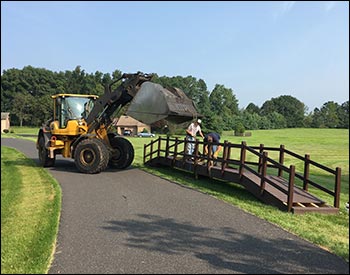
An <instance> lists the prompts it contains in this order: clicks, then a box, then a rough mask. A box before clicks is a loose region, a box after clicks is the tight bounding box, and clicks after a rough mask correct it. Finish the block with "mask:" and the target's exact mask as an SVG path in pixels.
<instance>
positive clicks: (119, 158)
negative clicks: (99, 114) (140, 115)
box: [108, 134, 134, 169]
mask: <svg viewBox="0 0 350 275" xmlns="http://www.w3.org/2000/svg"><path fill="white" fill-rule="evenodd" d="M108 138H109V143H110V144H111V146H112V149H113V150H112V156H111V159H110V160H109V166H110V167H112V168H116V169H125V168H127V167H129V166H130V165H131V163H132V162H133V160H134V147H133V146H132V144H131V142H130V141H128V140H127V139H125V138H122V137H118V136H117V135H114V134H108Z"/></svg>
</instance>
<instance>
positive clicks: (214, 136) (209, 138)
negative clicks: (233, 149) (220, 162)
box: [203, 132, 222, 159]
mask: <svg viewBox="0 0 350 275" xmlns="http://www.w3.org/2000/svg"><path fill="white" fill-rule="evenodd" d="M203 141H204V144H205V145H204V154H205V155H208V156H209V157H210V158H214V159H217V158H218V154H219V153H220V151H221V149H222V146H221V145H220V144H219V143H220V135H219V134H218V133H215V132H211V133H208V134H206V135H205V137H204V140H203ZM210 146H211V152H209V147H210Z"/></svg>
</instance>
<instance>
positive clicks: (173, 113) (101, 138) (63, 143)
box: [36, 72, 199, 174]
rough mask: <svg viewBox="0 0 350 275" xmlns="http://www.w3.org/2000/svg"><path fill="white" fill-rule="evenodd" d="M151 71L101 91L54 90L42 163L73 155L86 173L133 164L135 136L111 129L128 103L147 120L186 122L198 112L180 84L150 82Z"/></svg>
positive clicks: (41, 141) (41, 143)
mask: <svg viewBox="0 0 350 275" xmlns="http://www.w3.org/2000/svg"><path fill="white" fill-rule="evenodd" d="M151 79H152V75H151V74H144V73H141V72H138V73H135V74H123V75H122V76H121V78H119V79H117V80H115V81H113V82H112V83H110V84H109V85H107V86H106V87H105V92H104V94H103V95H102V96H101V97H98V96H97V95H81V94H56V95H53V96H52V98H53V101H54V112H53V118H52V119H51V120H49V121H48V122H46V123H45V124H43V126H42V127H41V128H40V130H39V133H38V138H37V142H36V147H37V149H38V154H39V161H40V164H41V165H42V166H44V167H50V166H54V164H55V159H56V155H62V156H63V157H65V158H73V159H74V162H75V164H76V167H77V168H78V170H79V171H80V172H82V173H88V174H95V173H99V172H101V171H103V170H105V169H106V168H107V166H110V167H112V168H116V169H125V168H127V167H129V166H130V165H131V163H132V161H133V159H134V148H133V146H132V144H131V143H130V141H128V140H127V139H125V138H123V137H120V136H119V135H118V134H117V133H116V132H114V131H113V130H112V128H113V127H110V126H111V125H112V115H113V114H116V116H118V114H119V113H120V111H121V110H122V108H123V107H124V106H126V105H127V104H129V105H128V106H126V108H127V113H126V114H127V115H129V116H131V117H133V118H135V119H137V120H139V121H141V122H144V123H147V124H151V123H153V122H156V121H158V120H161V119H167V120H169V121H172V122H175V123H182V122H185V121H188V120H192V119H193V118H195V117H197V116H199V114H198V113H197V111H196V108H195V106H194V103H193V102H192V100H190V99H189V98H188V97H187V96H186V95H185V93H184V92H183V91H182V90H180V89H178V88H164V87H162V86H161V85H159V84H156V83H153V82H151ZM118 81H120V82H121V84H120V85H119V86H118V87H117V88H116V89H115V90H114V91H112V85H113V84H115V83H116V82H118Z"/></svg>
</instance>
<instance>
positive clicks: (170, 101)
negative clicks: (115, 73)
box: [85, 72, 201, 133]
mask: <svg viewBox="0 0 350 275" xmlns="http://www.w3.org/2000/svg"><path fill="white" fill-rule="evenodd" d="M152 77H153V75H152V74H144V73H141V72H137V73H136V74H123V75H122V77H120V78H119V79H117V80H115V81H113V82H112V83H111V84H109V85H108V86H106V88H105V93H104V95H103V96H101V97H100V98H98V99H97V100H96V101H95V103H94V107H93V108H92V109H91V112H90V113H89V114H88V116H87V117H86V118H85V120H86V122H87V124H88V128H89V129H88V132H89V133H91V132H92V131H94V130H97V129H99V127H100V125H101V124H104V125H105V126H106V127H108V126H109V125H110V124H111V123H112V120H111V116H112V114H113V113H114V112H115V111H116V110H118V109H119V110H120V108H122V107H123V106H125V105H126V104H128V103H130V102H131V103H130V106H129V107H128V110H127V114H128V115H130V116H131V117H133V118H135V119H136V120H139V121H141V122H143V123H146V124H152V123H153V122H156V121H158V120H161V119H168V120H169V121H172V122H176V123H182V122H185V121H189V120H192V119H193V118H197V117H201V115H200V114H198V113H197V110H196V108H195V106H194V103H193V101H192V100H191V99H189V98H188V97H187V96H186V94H185V93H184V92H183V91H182V90H180V89H178V88H168V89H166V88H164V87H162V86H161V85H159V84H156V83H153V82H151V79H152ZM120 80H122V83H121V85H119V86H118V88H116V89H115V90H114V91H112V85H113V84H114V83H116V82H118V81H120Z"/></svg>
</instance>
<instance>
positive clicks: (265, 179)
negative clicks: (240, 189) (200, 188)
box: [143, 137, 341, 214]
mask: <svg viewBox="0 0 350 275" xmlns="http://www.w3.org/2000/svg"><path fill="white" fill-rule="evenodd" d="M188 142H189V141H186V140H185V139H179V138H170V137H166V138H164V137H159V138H158V139H157V140H154V141H153V140H152V141H151V142H150V143H149V144H145V145H144V154H143V162H144V164H147V165H152V166H154V165H162V166H168V167H172V168H175V169H180V170H184V171H188V172H192V173H193V174H194V176H195V178H198V176H199V175H200V176H207V177H210V178H214V179H220V180H224V181H230V182H235V183H238V184H241V185H243V186H244V187H245V189H246V190H248V191H249V192H251V193H252V194H253V195H254V196H255V197H257V198H258V199H259V200H261V201H263V202H264V203H266V204H269V205H273V206H276V207H278V208H279V209H281V210H283V211H288V212H292V213H295V214H301V213H306V212H318V213H325V214H337V213H338V212H339V203H340V201H339V200H340V184H341V169H340V168H339V167H337V168H336V169H335V170H333V169H331V168H329V167H326V166H323V165H322V164H319V163H317V162H315V161H312V160H311V159H310V156H309V155H305V156H304V157H303V156H300V155H298V154H296V153H294V152H292V151H289V150H287V149H285V147H284V145H281V146H280V147H264V145H263V144H260V146H247V144H246V142H242V143H241V144H233V143H229V142H227V141H225V142H224V143H220V145H221V146H222V148H223V150H222V153H221V155H219V156H218V158H217V159H212V158H210V157H208V156H203V155H202V154H201V153H200V148H204V146H205V145H208V146H209V151H210V147H211V146H212V145H211V144H210V143H205V142H200V141H198V140H197V141H195V142H193V143H195V151H194V155H193V156H190V155H187V154H186V153H185V150H184V148H186V146H187V143H188ZM203 151H204V150H202V152H203ZM268 152H274V153H272V154H275V158H278V161H277V160H274V159H273V158H271V157H269V156H268ZM285 156H288V157H289V158H290V157H293V158H295V159H297V161H299V164H300V161H302V162H303V171H302V173H298V172H297V171H296V168H295V165H290V166H289V167H287V166H285V165H284V162H285V161H284V158H285ZM191 158H192V159H191ZM299 166H300V165H299ZM311 167H317V169H321V170H322V171H324V172H327V173H330V174H331V175H332V176H333V177H334V187H333V188H332V189H333V190H330V189H327V188H326V187H324V186H322V185H321V184H319V183H316V182H315V181H314V180H312V179H311V178H310V168H311ZM274 173H275V174H276V175H274ZM297 181H298V183H297ZM309 186H310V189H313V190H316V189H318V190H321V191H323V192H325V193H327V194H328V195H330V196H332V197H333V205H332V206H331V205H328V204H327V203H326V202H325V201H323V200H321V199H319V198H317V197H316V196H314V195H312V194H311V193H310V191H309Z"/></svg>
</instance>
